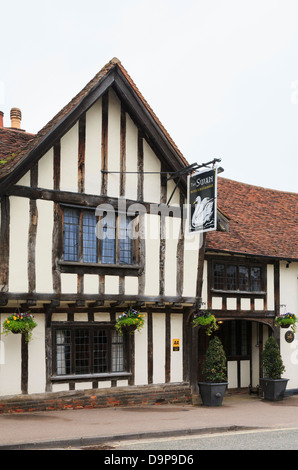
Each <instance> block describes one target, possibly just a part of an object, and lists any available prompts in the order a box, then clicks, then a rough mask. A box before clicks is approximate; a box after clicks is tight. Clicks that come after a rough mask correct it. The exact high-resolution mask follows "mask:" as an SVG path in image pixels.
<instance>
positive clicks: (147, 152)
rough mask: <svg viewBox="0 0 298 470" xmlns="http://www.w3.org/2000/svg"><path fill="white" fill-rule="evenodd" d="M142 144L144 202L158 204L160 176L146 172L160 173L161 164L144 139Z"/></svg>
mask: <svg viewBox="0 0 298 470" xmlns="http://www.w3.org/2000/svg"><path fill="white" fill-rule="evenodd" d="M143 142H144V201H147V202H155V203H158V204H159V203H160V174H146V172H149V171H150V172H158V173H160V171H161V163H160V160H159V159H158V158H157V156H156V155H155V153H154V152H153V150H152V149H151V147H150V146H149V145H148V143H147V142H146V140H145V139H143Z"/></svg>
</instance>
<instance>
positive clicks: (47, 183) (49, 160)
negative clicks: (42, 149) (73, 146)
mask: <svg viewBox="0 0 298 470" xmlns="http://www.w3.org/2000/svg"><path fill="white" fill-rule="evenodd" d="M53 173H54V150H53V147H52V148H51V149H50V150H49V151H48V152H47V153H46V154H45V155H44V156H43V157H42V158H41V159H40V160H39V161H38V187H39V188H46V189H53Z"/></svg>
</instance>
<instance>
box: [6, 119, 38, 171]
mask: <svg viewBox="0 0 298 470" xmlns="http://www.w3.org/2000/svg"><path fill="white" fill-rule="evenodd" d="M33 138H34V134H28V133H27V132H24V131H19V130H15V129H9V128H5V127H0V175H1V174H2V173H6V172H7V171H9V170H10V169H11V168H12V167H13V166H14V164H15V162H16V160H17V158H16V155H17V154H18V153H20V151H21V150H23V149H24V148H25V147H27V146H28V144H30V142H31V141H32V139H33Z"/></svg>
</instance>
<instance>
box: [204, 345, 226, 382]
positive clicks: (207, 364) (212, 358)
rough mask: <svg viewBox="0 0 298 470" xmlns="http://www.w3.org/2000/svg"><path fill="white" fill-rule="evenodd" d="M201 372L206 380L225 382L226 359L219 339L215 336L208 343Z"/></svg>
mask: <svg viewBox="0 0 298 470" xmlns="http://www.w3.org/2000/svg"><path fill="white" fill-rule="evenodd" d="M202 373H203V376H204V378H205V380H206V381H207V382H211V383H222V382H227V359H226V354H225V352H224V348H223V345H222V343H221V341H220V339H219V338H218V337H217V336H215V337H214V338H213V339H212V340H211V341H210V343H209V346H208V349H207V352H206V357H205V361H204V363H203V368H202Z"/></svg>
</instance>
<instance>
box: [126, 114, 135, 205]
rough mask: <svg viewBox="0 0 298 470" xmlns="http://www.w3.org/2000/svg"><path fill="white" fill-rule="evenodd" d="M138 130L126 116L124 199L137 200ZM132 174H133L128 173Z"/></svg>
mask: <svg viewBox="0 0 298 470" xmlns="http://www.w3.org/2000/svg"><path fill="white" fill-rule="evenodd" d="M137 171H138V128H137V126H136V125H135V124H134V122H133V121H132V120H131V118H130V117H129V115H128V114H126V172H127V173H126V175H125V197H126V199H132V200H136V199H137V190H138V175H137V173H136V172H137ZM129 172H134V173H129Z"/></svg>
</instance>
